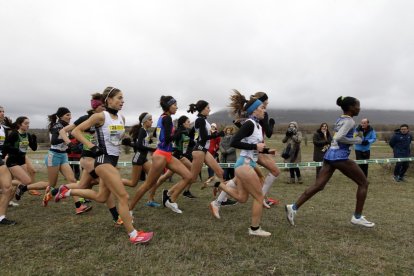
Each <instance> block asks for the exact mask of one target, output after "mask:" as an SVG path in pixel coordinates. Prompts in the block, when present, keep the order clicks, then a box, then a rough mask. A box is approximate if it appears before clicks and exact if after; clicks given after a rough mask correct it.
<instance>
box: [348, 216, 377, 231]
mask: <svg viewBox="0 0 414 276" xmlns="http://www.w3.org/2000/svg"><path fill="white" fill-rule="evenodd" d="M351 223H352V224H354V225H361V226H364V227H368V228H371V227H374V226H375V223H373V222H370V221H368V220H366V218H365V217H364V216H361V217H360V218H359V219H357V218H356V217H355V216H352V218H351Z"/></svg>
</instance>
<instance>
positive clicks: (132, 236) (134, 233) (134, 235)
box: [128, 229, 138, 238]
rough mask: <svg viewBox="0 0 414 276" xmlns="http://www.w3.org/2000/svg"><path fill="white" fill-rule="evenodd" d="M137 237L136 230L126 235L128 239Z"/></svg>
mask: <svg viewBox="0 0 414 276" xmlns="http://www.w3.org/2000/svg"><path fill="white" fill-rule="evenodd" d="M137 235H138V232H137V230H135V229H134V231H132V232H131V233H129V234H128V236H129V237H130V238H135V237H136V236H137Z"/></svg>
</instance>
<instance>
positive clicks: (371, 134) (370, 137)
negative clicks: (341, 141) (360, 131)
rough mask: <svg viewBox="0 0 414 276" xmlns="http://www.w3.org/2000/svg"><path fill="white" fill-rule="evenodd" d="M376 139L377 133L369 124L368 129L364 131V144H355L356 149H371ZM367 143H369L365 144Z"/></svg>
mask: <svg viewBox="0 0 414 276" xmlns="http://www.w3.org/2000/svg"><path fill="white" fill-rule="evenodd" d="M364 141H366V142H364ZM375 141H377V133H376V132H375V130H374V129H373V128H372V127H371V126H368V129H367V130H366V131H364V136H363V137H362V144H355V150H359V151H369V150H370V149H371V144H372V143H374V142H375ZM365 143H368V144H366V145H363V144H365Z"/></svg>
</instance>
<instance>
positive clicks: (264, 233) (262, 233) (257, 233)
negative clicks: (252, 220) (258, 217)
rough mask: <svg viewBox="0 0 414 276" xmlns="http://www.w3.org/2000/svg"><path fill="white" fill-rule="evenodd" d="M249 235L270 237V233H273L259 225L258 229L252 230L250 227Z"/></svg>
mask: <svg viewBox="0 0 414 276" xmlns="http://www.w3.org/2000/svg"><path fill="white" fill-rule="evenodd" d="M249 235H251V236H259V237H270V235H272V233H270V232H267V231H264V230H263V229H262V228H261V227H259V229H257V230H252V229H251V228H250V227H249Z"/></svg>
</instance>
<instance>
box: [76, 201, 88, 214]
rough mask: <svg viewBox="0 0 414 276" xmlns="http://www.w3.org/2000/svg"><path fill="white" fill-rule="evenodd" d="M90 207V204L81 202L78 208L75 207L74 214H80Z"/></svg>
mask: <svg viewBox="0 0 414 276" xmlns="http://www.w3.org/2000/svg"><path fill="white" fill-rule="evenodd" d="M91 209H92V206H88V205H85V204H82V205H81V206H80V207H79V208H76V214H77V215H80V214H83V213H86V212H89V211H90V210H91Z"/></svg>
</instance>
